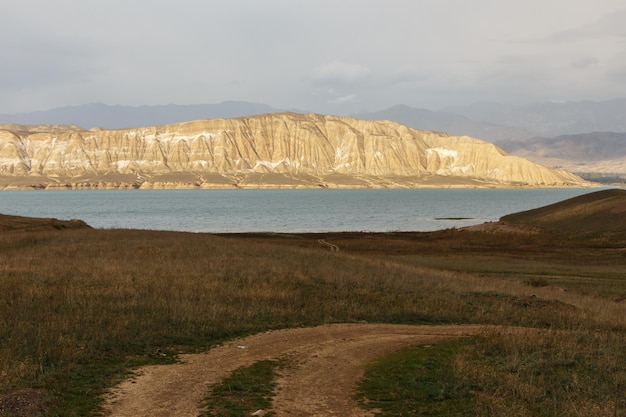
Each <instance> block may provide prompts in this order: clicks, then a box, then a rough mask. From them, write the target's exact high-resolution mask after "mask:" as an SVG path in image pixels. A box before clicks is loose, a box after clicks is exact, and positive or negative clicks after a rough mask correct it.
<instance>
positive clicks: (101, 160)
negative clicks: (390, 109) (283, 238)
mask: <svg viewBox="0 0 626 417" xmlns="http://www.w3.org/2000/svg"><path fill="white" fill-rule="evenodd" d="M585 185H587V183H586V182H584V181H583V180H581V179H580V178H579V177H577V176H575V175H573V174H571V173H569V172H566V171H561V170H554V169H548V168H545V167H543V166H541V165H538V164H536V163H533V162H530V161H528V160H525V159H523V158H519V157H516V156H511V155H509V154H507V153H506V152H504V151H503V150H502V149H500V148H498V147H497V146H495V145H493V144H490V143H487V142H483V141H481V140H478V139H473V138H470V137H466V136H451V135H448V134H445V133H437V132H431V131H420V130H416V129H411V128H409V127H406V126H403V125H400V124H397V123H393V122H388V121H366V120H359V119H352V118H344V117H336V116H321V115H316V114H308V115H303V114H295V113H276V114H266V115H259V116H253V117H243V118H236V119H211V120H198V121H192V122H186V123H178V124H171V125H165V126H155V127H145V128H140V129H125V130H102V129H92V130H89V131H85V130H77V129H76V127H75V126H71V127H68V128H67V130H66V131H64V130H63V129H62V128H61V127H59V126H56V127H55V129H54V130H51V131H48V132H45V131H41V129H27V128H24V127H20V128H19V129H17V130H0V187H4V188H7V187H8V188H54V187H61V188H140V187H142V188H197V187H203V188H225V187H289V188H296V187H331V188H332V187H351V188H354V187H420V186H427V187H447V186H462V187H487V186H531V187H541V186H585Z"/></svg>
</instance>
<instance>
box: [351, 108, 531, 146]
mask: <svg viewBox="0 0 626 417" xmlns="http://www.w3.org/2000/svg"><path fill="white" fill-rule="evenodd" d="M358 117H359V118H362V119H366V120H391V121H394V122H396V123H400V124H403V125H406V126H409V127H412V128H415V129H425V130H435V131H438V132H446V133H450V134H452V135H460V136H471V137H475V138H481V139H484V140H486V141H489V142H494V143H498V144H499V143H501V142H504V141H509V140H520V141H522V140H525V139H528V138H531V137H533V136H535V135H534V134H533V133H531V132H529V131H527V130H524V129H520V128H516V127H508V126H500V125H496V124H493V123H485V122H480V121H476V120H472V119H469V118H467V117H465V116H461V115H458V114H455V113H450V112H445V111H431V110H427V109H417V108H413V107H409V106H405V105H397V106H393V107H390V108H388V109H385V110H381V111H377V112H371V113H362V114H359V115H358Z"/></svg>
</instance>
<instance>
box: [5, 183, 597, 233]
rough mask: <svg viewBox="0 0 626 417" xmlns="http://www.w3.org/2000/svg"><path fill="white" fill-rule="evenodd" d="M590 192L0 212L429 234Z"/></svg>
mask: <svg viewBox="0 0 626 417" xmlns="http://www.w3.org/2000/svg"><path fill="white" fill-rule="evenodd" d="M592 191H595V190H594V189H588V188H584V189H581V188H557V189H374V190H372V189H357V190H328V189H319V190H318V189H313V190H282V189H281V190H68V191H58V190H55V191H30V190H27V191H0V213H3V214H13V215H19V216H29V217H53V218H57V219H66V220H67V219H81V220H84V221H86V222H87V223H88V224H90V225H91V226H93V227H97V228H122V229H153V230H179V231H190V232H215V233H224V232H226V233H228V232H326V231H369V232H388V231H432V230H438V229H446V228H451V227H463V226H469V225H473V224H479V223H484V222H487V221H497V220H498V219H499V218H500V217H502V216H504V215H506V214H510V213H515V212H518V211H523V210H528V209H532V208H536V207H541V206H545V205H547V204H552V203H555V202H557V201H561V200H565V199H567V198H571V197H575V196H577V195H581V194H586V193H589V192H592Z"/></svg>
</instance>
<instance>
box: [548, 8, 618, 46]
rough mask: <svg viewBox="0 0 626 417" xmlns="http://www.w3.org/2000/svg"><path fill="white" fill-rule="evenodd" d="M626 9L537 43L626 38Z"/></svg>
mask: <svg viewBox="0 0 626 417" xmlns="http://www.w3.org/2000/svg"><path fill="white" fill-rule="evenodd" d="M624 22H626V9H621V10H617V11H615V12H612V13H609V14H606V15H605V16H603V17H602V18H601V19H599V20H598V21H596V22H594V23H591V24H588V25H583V26H579V27H576V28H571V29H567V30H562V31H558V32H554V33H552V34H551V35H549V36H547V37H544V38H540V39H537V42H557V43H560V42H579V41H583V40H588V39H598V38H605V37H617V38H626V25H625V24H624Z"/></svg>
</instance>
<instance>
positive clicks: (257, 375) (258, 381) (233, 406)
mask: <svg viewBox="0 0 626 417" xmlns="http://www.w3.org/2000/svg"><path fill="white" fill-rule="evenodd" d="M282 366H284V361H282V360H264V361H259V362H256V363H254V364H253V365H251V366H248V367H243V368H239V369H237V370H235V371H234V372H233V373H232V374H231V375H230V376H229V377H228V378H225V379H224V380H223V381H222V382H221V383H220V384H218V385H215V386H213V387H212V388H211V392H210V393H209V395H208V396H207V397H206V399H205V409H206V411H204V412H203V413H202V414H201V416H202V417H242V416H249V415H250V414H251V413H254V412H255V411H256V410H259V409H263V410H268V409H269V408H270V407H271V405H272V396H273V395H274V388H275V387H276V383H275V381H274V380H275V378H276V376H277V372H278V370H279V369H280V368H281V367H282ZM272 415H274V414H273V413H271V412H268V413H266V414H265V416H272Z"/></svg>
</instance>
